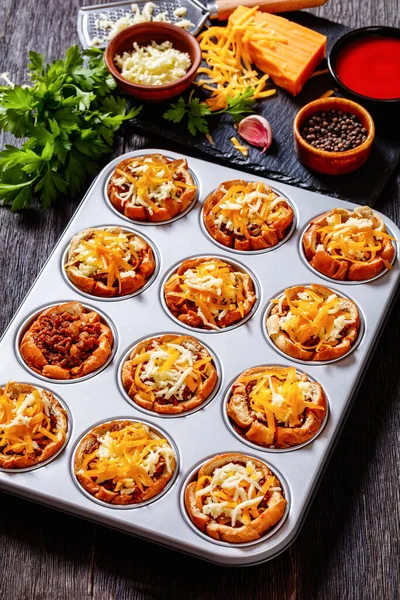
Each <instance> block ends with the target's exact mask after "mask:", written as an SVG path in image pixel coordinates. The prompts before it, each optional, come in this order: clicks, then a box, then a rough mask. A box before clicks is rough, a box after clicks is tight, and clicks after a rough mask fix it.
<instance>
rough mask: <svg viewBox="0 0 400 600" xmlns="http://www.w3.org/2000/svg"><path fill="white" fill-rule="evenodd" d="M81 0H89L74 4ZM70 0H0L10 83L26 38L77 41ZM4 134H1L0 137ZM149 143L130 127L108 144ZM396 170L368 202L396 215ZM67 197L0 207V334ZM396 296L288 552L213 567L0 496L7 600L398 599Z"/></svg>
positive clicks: (0, 40) (327, 13) (352, 7)
mask: <svg viewBox="0 0 400 600" xmlns="http://www.w3.org/2000/svg"><path fill="white" fill-rule="evenodd" d="M85 3H87V2H85ZM78 7H79V0H70V1H69V2H66V1H64V2H62V1H61V0H51V1H45V0H24V2H23V3H22V2H14V1H13V0H0V15H1V17H0V73H1V72H3V71H9V73H10V76H11V79H13V80H15V81H19V82H22V81H23V79H24V76H25V68H26V51H27V48H33V49H35V50H38V51H41V52H46V53H47V54H48V56H49V57H50V58H56V57H58V56H59V55H61V53H63V52H64V51H65V50H66V48H67V47H68V46H70V45H71V44H72V43H75V42H77V35H76V30H75V23H76V13H77V10H78ZM315 12H317V13H318V14H320V15H322V16H324V17H327V18H330V19H332V20H337V21H339V22H342V23H344V24H346V25H352V26H363V25H371V24H387V25H395V26H397V27H398V26H400V6H399V2H398V0H330V2H329V3H328V5H327V6H325V7H322V8H321V9H319V10H318V11H315ZM6 141H7V140H6V139H4V138H2V137H1V136H0V147H3V144H4V143H5V142H6ZM143 143H149V140H146V139H144V138H139V137H138V136H135V135H134V134H133V132H129V133H127V134H126V135H125V138H124V139H121V142H120V145H119V147H118V149H117V151H116V155H118V154H119V153H121V152H123V151H126V150H132V149H135V148H139V147H141V145H142V144H143ZM399 199H400V177H399V174H397V176H395V177H393V179H392V181H391V182H390V183H389V185H388V186H387V188H386V190H385V192H384V194H383V195H382V198H381V200H380V202H379V203H378V205H377V206H376V208H377V209H378V210H380V211H382V212H383V213H384V214H386V215H388V216H389V217H391V218H392V219H393V220H394V221H395V222H396V223H397V224H400V204H399ZM76 205H77V202H72V201H71V202H64V203H60V205H59V206H57V207H55V208H53V209H52V210H49V211H47V212H46V213H42V212H41V211H40V210H30V211H27V212H25V213H23V214H18V215H12V214H10V212H9V211H8V209H5V208H3V209H0V216H1V225H0V282H1V284H2V285H1V289H2V301H1V306H2V309H1V316H0V332H2V331H3V330H4V328H5V327H6V325H7V323H8V322H9V320H10V319H11V317H12V316H13V314H14V312H15V311H16V309H17V307H18V305H19V304H20V302H21V301H22V299H23V297H24V296H25V294H26V292H27V291H28V289H29V287H30V286H31V284H32V282H33V280H34V278H35V277H36V275H37V273H38V272H39V269H40V267H41V266H42V264H43V263H44V261H45V259H46V257H47V255H48V254H49V252H50V250H51V249H52V248H53V246H54V245H55V243H56V242H57V240H58V238H59V236H60V234H61V232H62V231H63V229H64V227H65V226H66V224H67V222H68V220H69V219H70V217H71V216H72V214H73V212H74V210H75V208H76ZM399 326H400V303H399V302H398V303H397V305H396V307H395V309H394V311H393V314H392V317H391V319H390V324H389V325H388V326H387V327H386V328H385V330H384V331H383V332H382V338H381V341H380V343H379V346H378V348H377V350H376V353H375V356H374V359H373V361H372V362H371V366H370V367H369V371H368V374H367V376H366V377H365V380H364V383H363V385H362V387H361V389H360V391H359V394H358V397H357V398H356V400H355V403H354V407H353V409H352V411H351V414H350V416H349V419H348V421H347V424H346V426H345V428H344V430H343V433H342V435H341V437H340V440H339V442H338V444H337V447H336V450H335V452H334V454H333V456H332V459H331V461H330V464H329V466H328V468H327V470H326V473H325V476H324V478H323V481H322V484H321V486H320V488H319V491H318V493H317V495H316V497H315V500H314V502H313V503H312V506H311V507H310V512H309V515H308V518H307V520H306V522H305V525H304V527H303V529H302V531H301V533H300V535H299V537H298V539H297V540H296V541H295V542H294V544H293V545H292V546H291V548H290V549H289V550H287V551H286V552H284V553H283V554H282V555H281V556H279V557H278V558H276V559H275V560H272V561H270V562H269V563H266V564H263V565H260V566H257V567H251V568H246V569H240V568H235V569H226V568H222V567H216V566H213V565H210V564H207V563H203V562H200V561H198V560H196V559H193V558H190V557H186V556H184V555H180V554H178V553H175V552H172V551H169V550H166V549H163V548H160V547H157V546H154V545H151V544H148V543H145V542H142V541H139V540H137V539H135V538H131V537H128V536H126V535H123V534H120V533H116V532H113V531H110V530H108V529H105V528H103V527H100V526H97V525H93V524H90V523H87V522H85V521H81V520H78V519H76V518H74V517H72V516H66V515H64V514H61V513H58V512H55V511H53V510H50V509H48V508H44V507H41V506H39V505H35V504H32V503H30V502H27V501H24V500H20V499H17V498H14V497H12V496H8V495H5V494H0V532H1V533H0V593H1V597H2V598H5V599H7V600H14V599H15V600H17V599H18V600H23V599H28V600H36V599H38V600H39V599H40V600H41V599H43V598H46V599H48V600H56V599H57V600H58V599H60V600H61V599H68V600H70V599H72V598H76V599H77V600H78V599H81V598H90V597H93V598H96V599H98V600H108V599H116V600H120V599H121V600H122V599H135V600H144V599H146V600H148V599H163V600H164V599H169V598H171V599H177V598H185V599H187V600H197V599H200V598H201V599H207V600H214V599H219V598H224V599H228V598H229V600H235V599H240V600H243V599H249V600H253V599H254V600H255V599H260V600H261V599H263V600H264V599H265V600H267V599H268V600H284V599H288V600H314V599H317V598H318V599H326V600H336V599H337V600H339V599H340V600H351V599H354V600H396V599H397V598H400V579H399V561H398V559H399V515H400V511H399V506H400V504H399V502H400V494H399V481H400V472H399V464H400V456H399V443H398V442H399V438H398V428H399V423H400V369H399V358H400V346H399V332H400V327H399Z"/></svg>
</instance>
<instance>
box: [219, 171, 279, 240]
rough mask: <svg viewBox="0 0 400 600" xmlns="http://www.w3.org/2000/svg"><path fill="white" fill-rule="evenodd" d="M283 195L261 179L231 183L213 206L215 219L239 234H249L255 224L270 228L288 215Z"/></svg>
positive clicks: (262, 227) (247, 236)
mask: <svg viewBox="0 0 400 600" xmlns="http://www.w3.org/2000/svg"><path fill="white" fill-rule="evenodd" d="M287 211H288V204H287V202H286V200H285V199H284V198H282V197H281V196H278V195H277V194H276V193H275V192H274V191H273V190H271V189H270V188H269V187H268V186H266V185H265V184H264V183H262V182H257V183H255V182H249V183H246V184H239V185H233V186H231V187H230V188H229V189H228V190H227V191H226V193H225V194H224V195H223V197H222V198H221V200H219V202H218V203H217V204H215V205H214V207H213V209H212V213H213V217H214V223H215V225H216V226H217V227H218V229H221V227H222V226H224V227H226V229H228V230H229V231H231V232H233V233H234V234H236V235H241V236H244V237H245V238H246V239H249V238H250V233H249V229H250V232H251V229H252V228H253V227H254V226H256V227H260V228H261V230H262V231H269V230H270V228H271V226H272V225H273V224H274V223H275V222H276V221H278V220H279V219H281V218H282V217H285V216H286V215H287Z"/></svg>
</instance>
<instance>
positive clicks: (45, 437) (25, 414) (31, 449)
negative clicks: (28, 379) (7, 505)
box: [0, 381, 68, 469]
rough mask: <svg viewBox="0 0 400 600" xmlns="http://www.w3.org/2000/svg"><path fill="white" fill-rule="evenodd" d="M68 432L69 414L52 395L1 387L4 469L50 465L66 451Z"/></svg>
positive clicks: (20, 387)
mask: <svg viewBox="0 0 400 600" xmlns="http://www.w3.org/2000/svg"><path fill="white" fill-rule="evenodd" d="M67 432H68V415H67V412H66V410H65V409H64V408H63V406H62V405H61V404H60V402H59V401H58V400H57V399H56V398H55V396H54V395H53V394H52V393H51V392H49V391H48V390H43V389H40V388H37V387H35V386H33V385H29V384H27V383H16V382H14V381H11V382H9V383H7V385H5V386H4V387H0V467H1V468H3V469H25V468H27V467H33V466H35V465H39V464H41V463H43V462H45V461H47V460H48V459H50V458H51V457H52V456H54V455H55V454H56V453H57V452H58V451H59V450H60V448H62V447H63V445H64V444H65V442H66V439H67Z"/></svg>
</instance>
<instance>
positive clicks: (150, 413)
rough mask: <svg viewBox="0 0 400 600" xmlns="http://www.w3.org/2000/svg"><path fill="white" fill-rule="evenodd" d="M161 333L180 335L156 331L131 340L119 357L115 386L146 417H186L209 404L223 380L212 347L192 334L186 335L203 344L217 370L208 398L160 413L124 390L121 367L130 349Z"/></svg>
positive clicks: (219, 363)
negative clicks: (184, 408)
mask: <svg viewBox="0 0 400 600" xmlns="http://www.w3.org/2000/svg"><path fill="white" fill-rule="evenodd" d="M163 335H177V336H179V335H181V334H180V333H179V332H173V331H163V332H161V333H159V332H156V333H154V334H153V335H145V336H144V337H141V338H140V339H138V340H136V341H135V342H133V343H132V344H131V345H130V346H129V347H128V348H127V349H126V350H125V351H124V352H123V354H122V356H121V358H120V359H119V361H118V366H117V369H116V377H117V386H118V389H119V391H120V392H121V394H122V396H123V397H124V399H125V400H126V401H127V402H128V403H129V405H130V406H132V407H133V408H136V409H137V410H140V411H141V412H143V413H145V414H146V415H147V416H148V417H150V418H151V417H159V418H161V419H177V418H180V417H186V416H189V415H193V414H194V413H196V412H198V411H199V410H202V409H203V408H205V407H206V406H207V405H208V404H210V402H212V401H213V400H214V398H215V397H216V396H217V395H218V393H219V391H220V390H221V388H222V382H223V368H222V362H221V360H220V359H219V357H218V355H217V353H216V352H215V351H214V350H212V348H210V346H209V345H208V344H206V343H205V342H203V341H201V340H199V339H197V338H196V337H195V336H194V335H193V336H188V337H193V338H194V339H195V340H196V341H197V342H199V343H200V344H201V345H202V346H204V348H205V349H206V350H207V352H208V353H209V354H210V356H211V357H212V363H213V365H214V367H215V369H216V371H217V383H216V384H215V387H214V389H213V390H212V392H211V394H210V395H209V396H208V398H206V399H205V400H204V401H203V402H202V403H201V404H199V406H196V407H195V408H192V409H190V410H185V411H183V412H181V413H174V414H168V413H160V412H156V411H155V410H149V409H147V408H144V407H143V406H140V405H139V404H137V403H136V402H135V401H134V400H133V398H131V397H130V396H129V394H128V392H127V391H126V390H125V388H124V385H123V383H122V368H123V366H124V363H125V362H126V361H127V360H128V359H129V356H130V354H131V352H132V350H133V349H134V348H135V346H137V345H138V344H140V343H141V342H144V341H146V340H150V339H152V338H158V337H161V336H163Z"/></svg>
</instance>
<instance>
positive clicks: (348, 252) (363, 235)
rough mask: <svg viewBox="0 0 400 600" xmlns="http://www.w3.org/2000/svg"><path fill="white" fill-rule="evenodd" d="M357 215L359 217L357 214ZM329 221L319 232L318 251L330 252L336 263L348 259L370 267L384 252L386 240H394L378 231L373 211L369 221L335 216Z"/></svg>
mask: <svg viewBox="0 0 400 600" xmlns="http://www.w3.org/2000/svg"><path fill="white" fill-rule="evenodd" d="M356 210H357V209H356ZM364 210H365V209H364ZM354 214H355V215H357V213H356V212H355V213H354ZM326 221H327V224H326V225H324V226H323V227H319V228H318V230H317V233H318V234H319V239H320V245H319V246H320V248H319V249H323V250H326V252H329V254H330V255H331V257H332V258H333V259H335V260H343V259H346V260H347V261H349V262H353V263H359V264H360V263H361V264H365V263H370V262H372V261H373V260H375V258H376V257H377V256H379V253H380V252H381V251H382V250H383V244H382V241H383V239H390V240H393V239H394V238H393V237H391V236H390V235H389V234H388V233H386V231H382V230H381V229H378V228H377V227H376V219H374V214H373V212H372V210H370V211H369V214H368V218H366V217H362V216H360V217H358V216H352V217H349V218H346V216H344V215H342V214H340V213H334V214H333V215H330V216H328V217H327V219H326ZM317 251H318V247H317ZM385 265H386V267H387V268H391V265H390V264H386V263H385Z"/></svg>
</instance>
